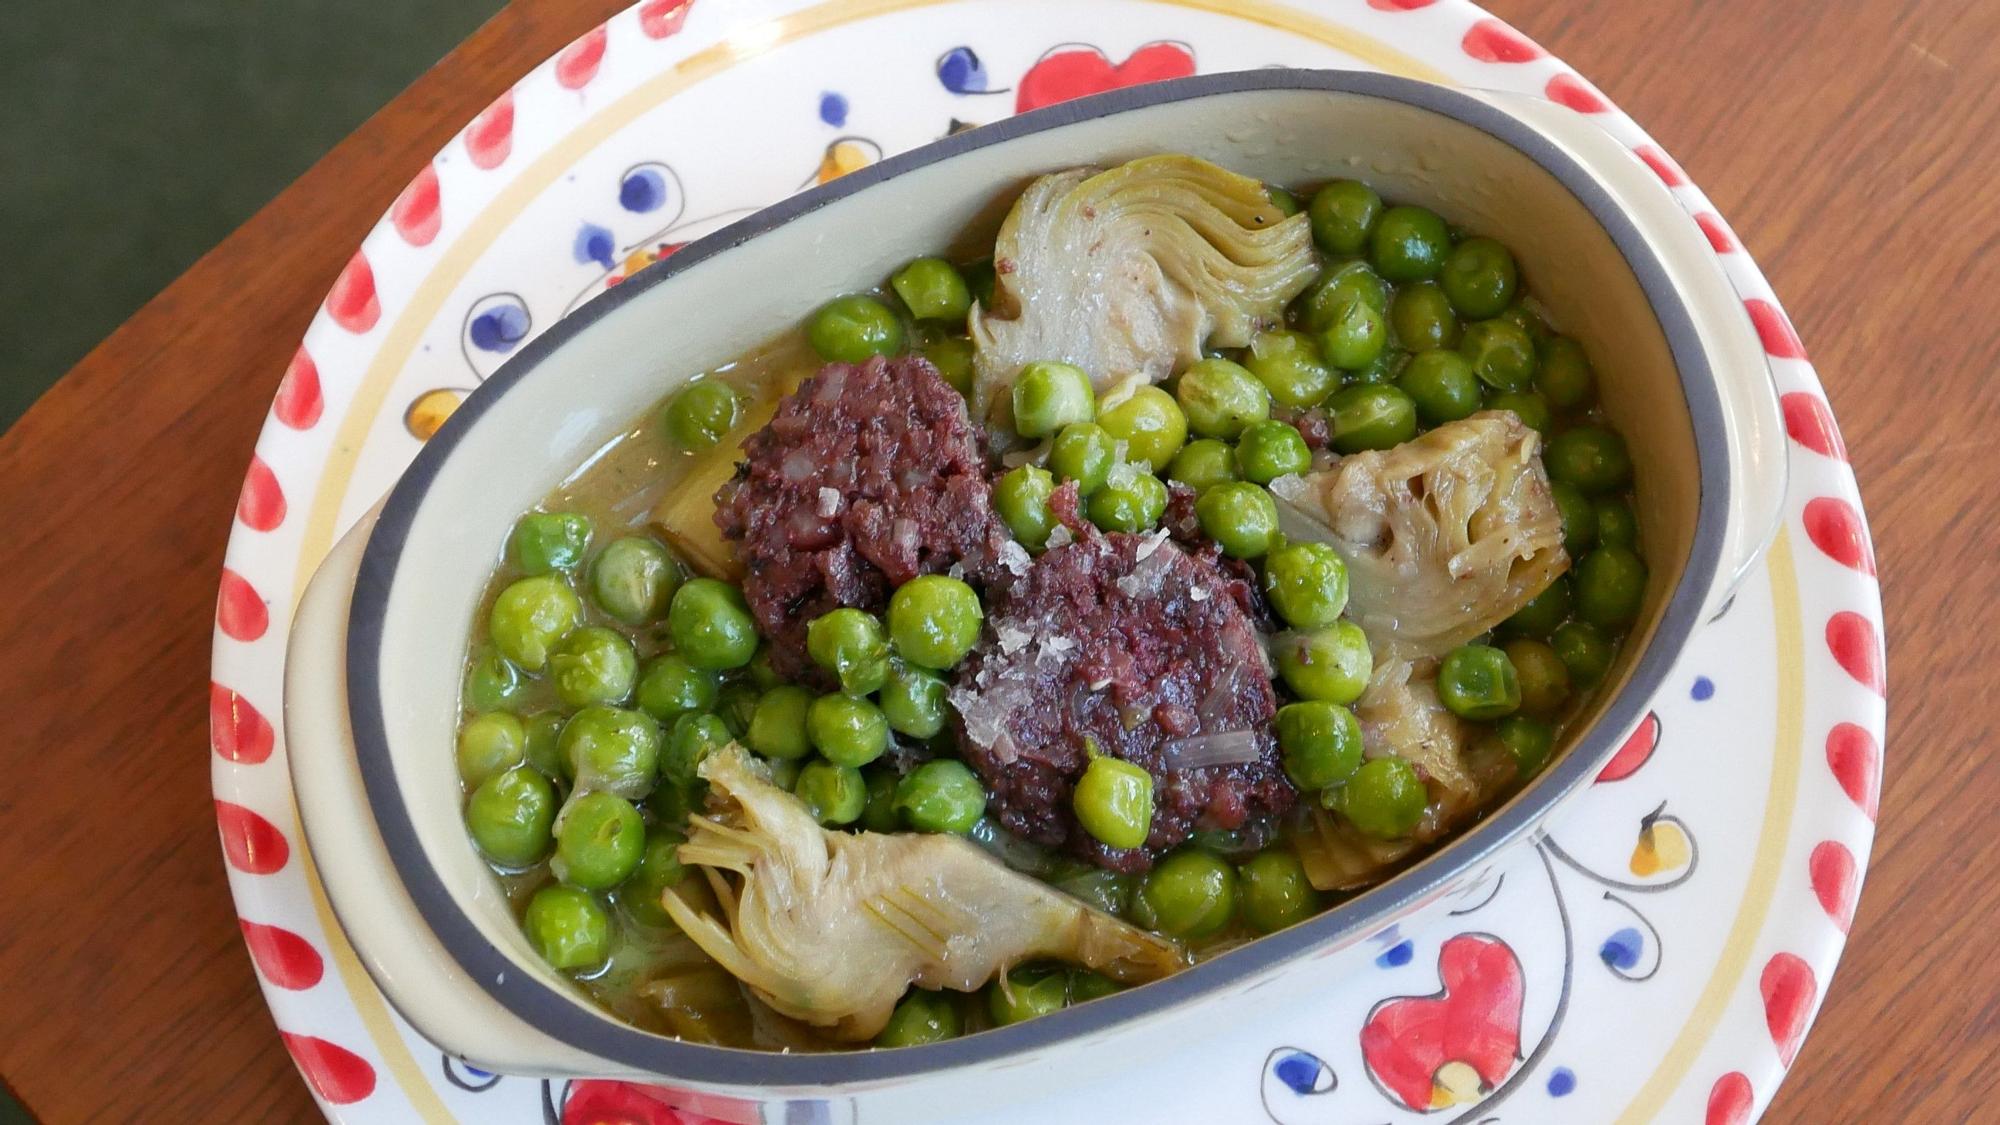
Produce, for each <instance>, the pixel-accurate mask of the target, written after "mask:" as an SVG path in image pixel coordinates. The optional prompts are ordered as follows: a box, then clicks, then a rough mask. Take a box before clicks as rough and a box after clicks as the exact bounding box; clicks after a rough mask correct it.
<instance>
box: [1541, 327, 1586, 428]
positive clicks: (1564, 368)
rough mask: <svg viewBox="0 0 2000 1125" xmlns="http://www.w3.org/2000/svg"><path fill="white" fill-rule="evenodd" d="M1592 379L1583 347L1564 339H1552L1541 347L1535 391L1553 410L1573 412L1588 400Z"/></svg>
mask: <svg viewBox="0 0 2000 1125" xmlns="http://www.w3.org/2000/svg"><path fill="white" fill-rule="evenodd" d="M1595 383H1596V379H1595V378H1594V377H1593V376H1592V375H1591V373H1590V359H1589V357H1588V356H1586V355H1585V354H1584V351H1583V345H1582V344H1579V343H1577V342H1576V341H1575V340H1572V339H1570V338H1569V337H1568V336H1556V337H1553V338H1551V339H1550V340H1549V342H1548V343H1547V345H1545V346H1544V347H1543V348H1542V363H1541V367H1540V368H1539V369H1537V370H1536V372H1535V389H1536V390H1538V391H1540V392H1542V397H1543V398H1545V399H1548V400H1549V405H1550V406H1553V407H1555V408H1556V409H1557V410H1575V409H1576V408H1577V407H1579V406H1582V405H1583V404H1585V403H1587V402H1589V401H1590V396H1591V392H1592V390H1593V389H1594V386H1595Z"/></svg>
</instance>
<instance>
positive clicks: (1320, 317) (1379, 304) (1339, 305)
mask: <svg viewBox="0 0 2000 1125" xmlns="http://www.w3.org/2000/svg"><path fill="white" fill-rule="evenodd" d="M1351 301H1361V302H1364V303H1366V304H1367V305H1368V307H1369V308H1372V309H1374V310H1375V311H1376V312H1378V313H1381V314H1383V315H1384V316H1387V315H1388V313H1389V283H1388V282H1386V281H1384V280H1382V277H1381V275H1379V274H1377V273H1376V272H1375V271H1374V270H1371V269H1369V268H1368V264H1367V263H1366V262H1343V263H1341V264H1339V265H1336V266H1333V267H1330V268H1329V269H1327V271H1326V272H1324V273H1322V274H1320V276H1319V280H1317V281H1315V282H1314V283H1313V285H1312V287H1311V288H1309V289H1307V290H1306V291H1305V293H1304V294H1303V295H1301V296H1300V297H1299V299H1298V300H1297V301H1296V302H1294V303H1293V305H1292V314H1293V318H1294V319H1295V320H1297V321H1298V325H1299V327H1300V328H1303V329H1305V330H1306V331H1307V332H1324V331H1326V330H1327V328H1328V327H1330V326H1331V325H1332V324H1333V322H1334V321H1335V320H1336V319H1338V317H1339V316H1340V313H1341V310H1343V309H1345V308H1346V307H1347V305H1348V303H1349V302H1351Z"/></svg>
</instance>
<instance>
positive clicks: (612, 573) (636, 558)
mask: <svg viewBox="0 0 2000 1125" xmlns="http://www.w3.org/2000/svg"><path fill="white" fill-rule="evenodd" d="M680 586H681V566H680V564H679V563H678V562H675V561H674V556H673V554H672V553H671V552H669V551H668V550H667V549H666V548H665V547H662V546H661V545H660V544H658V543H656V542H654V541H653V540H651V539H648V538H646V537H644V536H640V535H630V536H626V537H625V538H623V539H614V540H612V541H611V542H610V543H607V544H605V546H604V550H602V551H600V552H599V553H598V555H597V560H596V561H595V562H593V563H591V564H590V597H591V600H592V601H594V602H596V603H597V608H599V609H601V610H603V611H604V612H606V613H608V614H610V615H611V616H612V617H615V618H617V619H618V620H620V621H622V622H624V623H625V624H627V625H644V624H646V623H648V622H651V621H657V620H659V617H660V615H661V614H662V613H665V612H666V611H667V606H668V605H669V604H671V603H672V601H673V597H674V594H675V593H676V592H677V591H678V590H679V589H680Z"/></svg>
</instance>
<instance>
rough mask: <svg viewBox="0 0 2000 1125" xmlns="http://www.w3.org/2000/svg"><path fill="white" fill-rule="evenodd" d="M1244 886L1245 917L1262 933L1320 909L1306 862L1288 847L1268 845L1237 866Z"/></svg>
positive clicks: (1268, 932) (1276, 928)
mask: <svg viewBox="0 0 2000 1125" xmlns="http://www.w3.org/2000/svg"><path fill="white" fill-rule="evenodd" d="M1236 877H1237V879H1238V880H1239V882H1240V883H1241V884H1242V887H1243V920H1244V921H1245V922H1248V923H1250V928H1251V929H1253V930H1256V931H1257V932H1258V933H1260V934H1272V933H1276V932H1278V931H1279V930H1282V929H1284V928H1285V927H1286V926H1290V925H1293V924H1296V923H1298V922H1303V921H1305V920H1306V919H1307V918H1310V917H1312V916H1313V914H1315V913H1316V912H1318V910H1319V892H1318V891H1316V890H1314V889H1313V885H1312V881H1311V880H1309V879H1307V878H1306V868H1305V864H1303V863H1300V862H1299V857H1298V856H1296V855H1294V854H1292V852H1291V851H1290V850H1289V849H1286V848H1266V849H1265V850H1263V851H1261V852H1258V853H1257V854H1256V855H1253V856H1251V857H1250V858H1249V859H1248V860H1245V861H1244V862H1243V864H1242V865H1241V866H1239V867H1238V868H1237V869H1236Z"/></svg>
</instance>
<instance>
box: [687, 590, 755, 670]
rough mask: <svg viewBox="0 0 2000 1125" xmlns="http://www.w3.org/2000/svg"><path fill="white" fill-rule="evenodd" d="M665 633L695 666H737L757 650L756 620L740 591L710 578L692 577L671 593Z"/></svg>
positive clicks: (743, 663)
mask: <svg viewBox="0 0 2000 1125" xmlns="http://www.w3.org/2000/svg"><path fill="white" fill-rule="evenodd" d="M667 633H668V635H669V636H671V637H672V638H673V642H674V648H676V649H678V650H679V651H680V654H681V655H682V656H683V657H686V658H687V662H688V663H689V664H692V665H694V666H695V667H697V668H707V669H711V670H722V669H728V668H741V667H742V666H744V665H745V664H748V663H750V658H751V657H752V656H755V655H756V654H757V624H756V622H755V621H753V620H752V619H751V617H750V607H749V606H747V605H745V604H744V602H743V593H742V591H740V590H738V589H737V588H736V587H734V586H731V585H730V584H729V583H727V582H720V581H717V580H716V579H713V578H696V579H693V580H691V581H689V582H688V583H686V584H685V585H683V586H682V587H681V588H680V590H679V591H677V592H676V593H675V594H674V598H673V601H672V602H671V603H670V604H669V605H668V607H667Z"/></svg>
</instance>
